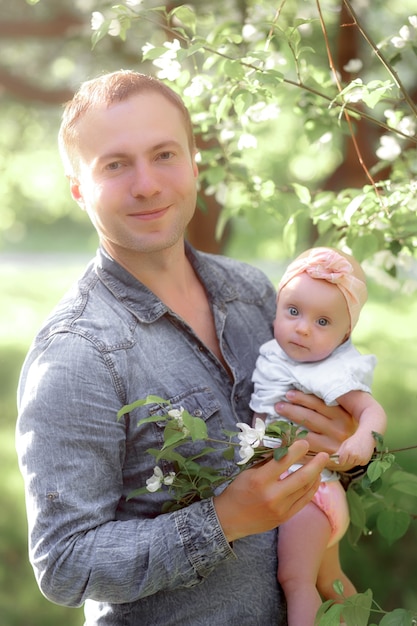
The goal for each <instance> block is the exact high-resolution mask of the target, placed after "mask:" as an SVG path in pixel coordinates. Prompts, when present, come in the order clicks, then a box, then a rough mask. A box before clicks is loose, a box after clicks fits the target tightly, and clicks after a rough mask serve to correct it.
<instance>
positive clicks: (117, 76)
mask: <svg viewBox="0 0 417 626" xmlns="http://www.w3.org/2000/svg"><path fill="white" fill-rule="evenodd" d="M151 91H153V92H155V93H159V94H161V95H162V96H163V97H164V98H166V99H167V100H169V101H170V102H171V103H172V104H173V105H174V106H175V107H177V109H178V110H179V111H180V113H181V115H182V117H183V119H184V125H185V129H186V132H187V136H188V143H189V147H190V151H191V153H194V151H195V139H194V132H193V125H192V122H191V117H190V113H189V111H188V109H187V107H186V106H185V104H184V102H183V101H182V99H181V97H180V96H179V95H178V94H177V93H176V92H175V91H173V89H171V88H170V87H168V85H165V84H164V83H163V82H161V81H160V80H158V79H157V78H153V77H152V76H148V75H146V74H141V73H139V72H135V71H133V70H119V71H116V72H111V73H110V74H104V75H103V76H99V77H98V78H94V79H92V80H88V81H85V82H84V83H82V85H81V86H80V88H79V90H78V91H77V92H76V93H75V95H74V97H73V98H72V100H70V101H69V102H67V103H66V105H65V108H64V113H63V115H62V122H61V127H60V130H59V134H58V143H59V150H60V154H61V157H62V161H63V163H64V168H65V173H66V174H67V175H72V174H73V173H74V171H77V169H78V165H79V155H78V145H79V135H78V131H77V125H78V122H79V121H80V119H81V118H82V117H83V116H84V115H85V114H86V113H87V111H89V110H91V109H94V108H95V107H103V106H106V107H110V106H111V105H112V104H114V103H116V102H122V101H124V100H127V99H128V98H130V97H131V96H134V95H137V94H141V93H145V92H147V93H149V92H151Z"/></svg>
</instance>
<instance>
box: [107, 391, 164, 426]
mask: <svg viewBox="0 0 417 626" xmlns="http://www.w3.org/2000/svg"><path fill="white" fill-rule="evenodd" d="M145 404H161V405H164V404H170V403H169V401H168V400H164V399H163V398H160V397H159V396H146V398H145V399H142V400H136V401H135V402H132V403H131V404H126V405H125V406H123V407H122V408H121V409H120V411H118V413H117V419H120V418H121V417H122V415H125V414H126V413H130V412H131V411H133V410H134V409H137V408H138V407H139V406H144V405H145ZM157 419H161V416H159V418H157ZM141 421H142V420H141Z"/></svg>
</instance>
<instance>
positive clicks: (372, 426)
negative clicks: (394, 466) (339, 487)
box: [336, 391, 387, 465]
mask: <svg viewBox="0 0 417 626" xmlns="http://www.w3.org/2000/svg"><path fill="white" fill-rule="evenodd" d="M337 401H338V403H339V404H340V405H341V406H342V407H343V408H344V409H345V410H346V411H347V412H348V413H349V414H350V415H352V416H353V417H354V418H355V419H356V420H357V422H358V428H357V430H356V432H355V434H354V435H352V436H351V437H349V438H348V439H346V440H345V441H344V442H343V443H342V445H341V446H340V448H339V450H338V451H337V453H336V454H337V455H338V457H339V463H340V465H347V464H349V465H366V463H368V461H369V459H370V458H371V456H372V453H373V451H374V449H375V439H374V437H373V435H372V432H376V433H379V434H380V435H383V434H384V433H385V429H386V426H387V416H386V415H385V411H384V409H383V408H382V406H381V405H380V404H379V403H378V402H377V401H376V400H375V398H373V397H372V395H371V394H370V393H367V392H366V391H349V392H348V393H345V394H344V395H343V396H340V398H338V399H337Z"/></svg>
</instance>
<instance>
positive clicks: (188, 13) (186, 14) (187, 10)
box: [170, 5, 196, 34]
mask: <svg viewBox="0 0 417 626" xmlns="http://www.w3.org/2000/svg"><path fill="white" fill-rule="evenodd" d="M170 16H172V17H173V16H175V17H176V18H177V19H178V20H179V21H180V22H182V24H183V25H184V26H186V27H187V28H189V29H190V31H191V32H192V33H193V34H194V33H195V30H196V15H195V13H194V11H193V9H192V8H191V7H190V6H188V5H187V6H186V5H182V6H179V7H176V8H175V9H173V10H172V11H171V13H170Z"/></svg>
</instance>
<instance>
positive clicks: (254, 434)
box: [236, 417, 265, 465]
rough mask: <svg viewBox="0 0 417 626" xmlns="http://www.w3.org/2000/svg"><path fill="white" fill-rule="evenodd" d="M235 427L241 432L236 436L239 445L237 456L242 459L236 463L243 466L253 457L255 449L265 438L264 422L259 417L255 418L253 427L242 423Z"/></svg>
mask: <svg viewBox="0 0 417 626" xmlns="http://www.w3.org/2000/svg"><path fill="white" fill-rule="evenodd" d="M236 426H237V427H238V428H240V430H241V431H242V432H241V433H239V434H238V439H239V443H240V450H239V455H240V458H241V459H242V460H241V461H238V465H243V464H244V463H247V462H248V461H249V460H250V459H251V458H252V457H253V455H254V453H255V448H258V446H260V445H261V443H262V440H263V438H264V436H265V422H264V421H263V420H262V419H261V418H260V417H257V418H256V420H255V427H252V426H249V425H248V424H244V423H242V422H239V423H238V424H236Z"/></svg>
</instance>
